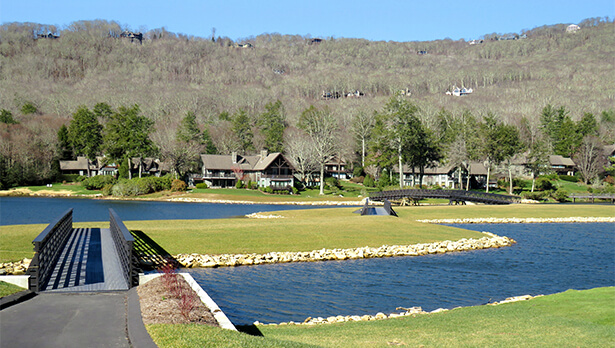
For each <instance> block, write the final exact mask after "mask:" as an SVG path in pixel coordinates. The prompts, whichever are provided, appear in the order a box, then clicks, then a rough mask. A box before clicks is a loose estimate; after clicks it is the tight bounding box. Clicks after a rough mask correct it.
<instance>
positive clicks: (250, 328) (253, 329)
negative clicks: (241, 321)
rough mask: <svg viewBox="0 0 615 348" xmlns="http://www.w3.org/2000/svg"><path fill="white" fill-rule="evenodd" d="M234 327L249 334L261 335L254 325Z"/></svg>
mask: <svg viewBox="0 0 615 348" xmlns="http://www.w3.org/2000/svg"><path fill="white" fill-rule="evenodd" d="M235 328H237V331H239V332H242V333H245V334H248V335H251V336H259V337H263V333H262V332H261V330H259V329H258V327H257V326H256V325H236V326H235Z"/></svg>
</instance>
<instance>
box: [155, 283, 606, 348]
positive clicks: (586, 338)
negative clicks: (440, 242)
mask: <svg viewBox="0 0 615 348" xmlns="http://www.w3.org/2000/svg"><path fill="white" fill-rule="evenodd" d="M614 303H615V288H614V287H608V288H597V289H591V290H584V291H576V290H569V291H566V292H563V293H559V294H554V295H548V296H544V297H538V298H534V299H532V300H529V301H522V302H515V303H508V304H502V305H499V306H477V307H468V308H459V309H455V310H451V311H447V312H442V313H436V314H423V315H417V316H416V317H402V318H395V319H388V320H377V321H369V322H346V323H339V324H328V325H327V324H325V325H313V326H307V325H283V326H258V330H259V331H260V332H261V333H262V335H263V337H258V336H257V337H255V336H249V335H247V334H241V333H237V332H232V331H228V330H223V329H219V328H212V327H207V326H203V325H194V324H191V325H181V324H175V325H173V324H158V325H147V329H148V331H149V333H150V335H151V336H152V338H153V339H154V341H155V342H156V343H157V344H158V346H159V347H391V346H407V347H613V346H614V345H615V310H614V309H613V304H614Z"/></svg>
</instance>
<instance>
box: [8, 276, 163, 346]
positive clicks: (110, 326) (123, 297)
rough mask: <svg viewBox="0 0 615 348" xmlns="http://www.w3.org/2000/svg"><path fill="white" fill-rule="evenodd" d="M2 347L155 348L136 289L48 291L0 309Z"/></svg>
mask: <svg viewBox="0 0 615 348" xmlns="http://www.w3.org/2000/svg"><path fill="white" fill-rule="evenodd" d="M0 347H2V348H4V347H6V348H9V347H11V348H13V347H51V348H54V347H156V345H155V344H154V343H153V341H152V340H151V338H150V337H149V335H148V334H147V331H146V330H145V326H144V325H143V321H142V319H141V311H140V308H139V298H138V295H137V293H136V289H135V288H133V289H131V290H129V291H114V292H105V293H53V292H43V293H40V294H39V295H37V296H36V297H34V298H32V299H30V300H27V301H25V302H22V303H19V304H16V305H14V306H11V307H9V308H5V309H3V310H2V311H0Z"/></svg>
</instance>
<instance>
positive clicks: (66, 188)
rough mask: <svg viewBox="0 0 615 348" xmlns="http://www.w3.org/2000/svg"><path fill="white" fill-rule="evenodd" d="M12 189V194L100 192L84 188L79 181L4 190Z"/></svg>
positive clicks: (85, 193) (83, 193)
mask: <svg viewBox="0 0 615 348" xmlns="http://www.w3.org/2000/svg"><path fill="white" fill-rule="evenodd" d="M12 191H14V192H13V194H15V193H17V192H19V191H23V192H28V191H30V192H38V193H45V194H50V195H51V194H58V195H69V194H71V195H96V194H100V191H96V190H86V189H85V188H84V187H83V186H81V184H79V183H69V184H58V183H56V184H53V186H52V187H47V186H24V187H16V188H12V189H10V190H8V191H5V192H7V193H11V192H12Z"/></svg>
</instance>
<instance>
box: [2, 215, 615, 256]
mask: <svg viewBox="0 0 615 348" xmlns="http://www.w3.org/2000/svg"><path fill="white" fill-rule="evenodd" d="M356 209H357V208H328V209H311V210H288V211H278V212H272V213H265V214H266V215H269V214H275V215H280V216H284V218H282V219H240V218H239V219H212V220H159V221H125V224H126V226H127V227H128V228H129V229H131V230H141V231H143V232H145V233H146V234H147V235H148V236H149V237H150V238H152V239H153V240H154V241H156V242H157V243H158V244H159V245H160V246H162V247H163V248H164V249H166V251H168V252H169V253H171V254H179V253H188V254H189V253H199V254H221V253H236V254H238V253H267V252H272V251H311V250H319V249H322V248H329V249H332V248H354V247H364V246H370V247H379V246H381V245H385V244H388V245H395V244H398V245H404V244H415V243H427V242H434V241H443V240H459V239H462V238H476V237H478V238H480V237H482V234H481V233H479V232H475V231H469V230H464V229H459V228H453V227H447V226H440V225H434V224H424V223H420V222H416V220H417V219H441V218H473V217H519V218H523V217H543V218H550V217H572V216H596V217H600V216H614V215H615V206H612V205H590V204H587V205H566V204H532V205H526V204H516V205H508V206H491V205H467V206H420V207H395V210H396V211H397V213H398V214H399V218H395V217H392V216H360V215H358V214H353V213H352V212H353V211H354V210H356ZM118 214H120V217H121V211H119V212H118ZM74 226H75V227H102V228H108V227H109V223H108V222H85V223H75V224H74ZM44 228H45V225H43V224H36V225H11V226H0V236H1V238H0V262H9V261H16V260H20V259H23V258H25V257H27V258H31V257H32V256H33V251H32V240H33V239H34V238H35V237H36V236H37V235H38V234H39V233H40V232H41V231H42V230H43V229H44Z"/></svg>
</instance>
